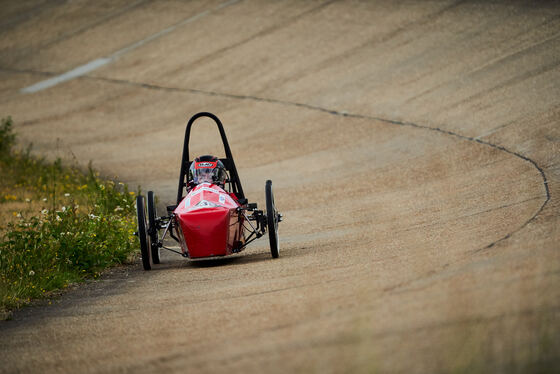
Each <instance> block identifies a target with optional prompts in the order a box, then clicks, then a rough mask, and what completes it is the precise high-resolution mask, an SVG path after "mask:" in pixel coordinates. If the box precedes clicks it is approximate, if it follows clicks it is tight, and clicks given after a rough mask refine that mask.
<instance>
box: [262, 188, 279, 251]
mask: <svg viewBox="0 0 560 374" xmlns="http://www.w3.org/2000/svg"><path fill="white" fill-rule="evenodd" d="M265 195H266V220H267V226H268V240H269V241H270V254H271V255H272V258H278V256H279V253H280V242H279V240H278V221H279V214H278V211H277V210H276V205H275V204H274V193H273V192H272V181H270V180H267V181H266V185H265Z"/></svg>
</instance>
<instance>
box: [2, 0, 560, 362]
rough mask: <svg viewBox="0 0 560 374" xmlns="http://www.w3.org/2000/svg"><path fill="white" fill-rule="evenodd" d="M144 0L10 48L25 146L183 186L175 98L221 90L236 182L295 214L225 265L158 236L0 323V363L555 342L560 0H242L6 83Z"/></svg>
mask: <svg viewBox="0 0 560 374" xmlns="http://www.w3.org/2000/svg"><path fill="white" fill-rule="evenodd" d="M115 4H116V5H115V7H117V8H118V7H119V6H120V5H119V3H115ZM166 4H171V3H166ZM214 5H216V4H211V6H214ZM405 5H406V6H405ZM177 6H178V5H177ZM205 6H206V5H205V4H202V3H192V4H189V5H188V6H186V5H185V6H183V7H182V6H178V8H176V9H174V11H173V12H170V9H168V8H166V7H165V6H161V5H160V6H157V4H150V3H149V2H147V3H146V5H145V7H146V8H145V9H144V11H145V12H146V13H149V14H158V15H159V16H160V18H159V19H160V20H161V22H164V21H168V23H167V24H173V23H174V22H175V20H174V19H173V17H175V18H181V17H183V18H186V16H188V14H179V13H181V12H183V13H188V12H190V11H192V12H193V13H194V12H200V11H201V10H203V9H204V7H205ZM142 8H144V5H142V6H140V7H138V8H135V11H133V12H122V14H123V15H125V16H117V17H116V19H115V21H118V22H115V23H114V24H112V23H111V22H110V21H108V23H109V24H107V23H100V24H99V27H93V28H92V29H91V30H86V31H83V32H80V33H79V35H77V36H76V40H73V38H72V37H65V38H64V40H62V41H61V43H62V44H61V45H57V43H54V44H51V46H48V45H47V47H46V48H45V49H44V50H42V52H41V53H40V54H38V55H36V57H34V58H33V59H22V60H20V61H17V63H16V61H10V60H9V58H14V56H18V54H17V53H10V54H2V56H4V57H5V58H7V60H4V59H2V61H3V62H2V67H3V68H4V70H3V71H4V73H2V77H3V79H4V82H5V83H6V85H5V87H7V88H6V90H5V91H4V92H3V93H2V95H3V96H2V101H1V103H0V106H1V107H2V111H5V112H9V114H11V115H12V116H14V117H15V118H16V120H18V119H19V120H20V121H21V124H22V125H21V126H20V127H19V129H18V131H19V132H20V133H21V134H22V135H23V137H24V139H28V140H33V141H34V143H35V144H36V146H37V149H38V151H39V152H42V153H49V152H52V153H56V152H59V153H64V152H66V151H68V150H71V151H73V152H74V153H75V154H76V157H77V158H78V160H79V161H80V162H84V163H86V162H87V161H88V160H89V159H93V160H94V163H95V164H96V165H98V167H100V168H101V170H102V171H103V172H104V173H105V174H106V175H112V174H118V175H119V176H121V178H124V179H125V180H126V181H129V182H133V183H138V182H140V183H141V184H142V185H143V187H144V189H151V188H154V189H155V190H156V192H158V191H162V192H160V195H161V196H162V197H163V199H165V198H168V197H169V196H173V193H172V191H173V190H174V188H175V184H176V181H175V180H174V177H175V175H176V174H177V170H176V167H177V165H178V161H177V159H178V157H179V150H180V138H181V136H180V135H179V136H178V135H177V134H182V131H183V128H184V123H185V119H186V117H187V116H188V115H189V114H192V113H194V112H196V111H199V110H211V111H213V112H216V114H218V115H219V116H220V117H221V118H222V119H223V120H224V123H225V124H226V126H227V128H226V131H227V132H228V135H229V136H230V138H231V139H230V142H231V143H232V147H233V151H234V154H235V156H236V157H237V158H238V161H237V162H238V164H239V166H240V168H241V169H240V173H241V176H242V178H244V183H245V188H246V189H248V191H247V194H248V195H249V196H255V197H256V198H257V199H258V200H259V202H262V195H263V191H262V189H263V188H262V186H261V185H262V184H263V181H264V180H265V179H266V178H272V179H273V181H274V183H275V186H276V188H275V189H276V194H277V195H278V197H277V200H278V204H279V205H280V206H282V207H283V211H284V213H285V214H286V218H287V219H286V222H284V224H285V225H283V227H282V235H283V239H284V243H283V252H282V257H281V259H280V260H279V261H272V260H269V258H268V257H269V256H268V255H267V253H266V251H267V248H266V245H265V244H266V243H262V244H257V245H256V246H254V247H252V248H250V249H249V250H248V251H247V253H246V255H245V256H243V257H240V258H238V259H235V260H231V261H225V262H221V263H217V264H215V263H212V264H210V265H196V264H188V263H185V262H183V261H181V260H177V259H176V258H174V257H167V258H166V262H165V264H163V265H162V266H161V268H162V270H161V271H154V272H151V273H144V272H142V271H140V270H139V269H138V268H132V269H130V268H129V269H125V270H122V271H120V272H116V273H114V274H112V275H108V276H107V277H106V278H105V279H104V280H102V281H101V282H98V283H94V284H90V285H88V286H85V287H83V288H81V289H80V291H77V292H70V293H69V294H68V295H66V296H65V297H63V298H62V299H61V300H59V301H58V302H57V304H56V305H55V306H51V307H43V308H41V307H39V308H31V309H27V310H24V311H23V312H21V313H19V314H16V316H15V321H10V322H6V323H3V325H2V326H1V330H0V333H1V334H2V343H1V344H2V346H1V348H2V349H1V352H2V356H1V358H2V362H6V365H5V366H4V367H3V368H2V369H1V370H4V371H8V372H11V371H16V370H18V369H21V370H38V369H39V368H41V370H46V371H67V372H72V371H76V370H85V371H91V372H106V371H122V370H125V371H141V372H150V371H157V370H165V369H167V370H172V371H179V372H180V371H184V370H193V371H199V372H216V371H232V370H233V371H239V372H241V371H243V372H247V371H258V372H262V371H263V370H267V371H278V372H285V371H303V372H309V371H313V372H318V371H320V372H324V371H334V372H347V371H366V372H369V371H375V370H378V371H381V372H383V371H407V372H428V371H450V370H454V369H468V370H470V371H472V370H476V369H477V368H482V370H483V371H488V370H492V371H515V369H518V370H520V371H523V370H528V369H527V368H535V367H537V368H538V367H546V366H547V365H548V367H551V365H554V363H555V362H557V361H554V360H555V357H556V356H555V355H554V353H553V352H554V350H552V351H551V350H550V347H553V348H554V347H557V345H555V344H556V343H557V340H554V338H553V337H554V336H557V335H558V334H556V332H557V331H558V329H557V326H558V324H557V321H558V319H557V316H558V304H557V300H558V299H559V298H558V291H557V287H555V286H556V285H557V283H558V250H557V249H558V246H557V244H556V241H557V239H558V231H557V229H555V227H557V226H558V217H557V208H558V205H557V203H556V201H555V199H554V196H555V194H556V192H557V190H558V188H557V187H556V183H557V180H558V172H557V170H558V166H557V165H558V157H557V153H555V151H554V150H555V149H557V148H555V147H557V146H556V145H555V144H557V139H558V134H557V123H558V102H557V100H556V101H555V99H554V94H556V93H557V86H558V85H557V82H558V74H557V72H556V70H554V69H552V70H551V69H550V67H551V66H552V67H554V66H557V64H558V61H557V59H556V58H555V57H554V56H555V54H554V51H556V53H557V47H556V50H555V49H554V47H553V48H552V51H550V48H548V49H547V48H542V49H541V48H540V47H539V46H542V45H543V44H545V45H546V47H550V43H551V42H550V41H551V40H552V41H554V40H557V34H554V30H555V25H556V24H557V22H558V21H557V19H558V17H557V14H558V9H556V8H555V7H553V6H549V5H546V4H545V5H541V6H539V7H533V8H530V7H528V6H527V5H525V4H523V3H516V4H510V5H503V4H500V3H492V4H489V5H481V4H477V3H469V2H467V3H458V4H455V3H447V2H432V3H426V4H389V3H383V2H380V3H375V4H373V3H372V4H369V5H368V4H358V3H352V4H349V3H344V2H328V3H322V2H317V3H312V2H309V3H306V4H301V3H298V2H294V3H284V4H282V5H278V4H272V3H266V2H263V3H253V4H250V3H248V2H240V3H239V4H235V6H231V7H230V8H228V9H224V10H223V11H220V12H217V13H216V14H214V15H213V16H211V17H207V18H205V19H204V20H200V21H198V22H197V24H196V25H193V26H189V28H188V29H187V30H183V31H182V32H176V33H172V34H170V35H169V36H168V37H166V38H163V39H162V40H159V41H157V42H154V43H152V44H151V45H146V46H144V47H142V48H141V49H140V50H138V51H134V52H132V53H131V54H130V55H127V56H124V57H123V58H121V59H120V60H119V61H117V62H115V63H114V64H113V65H111V66H107V67H106V68H104V69H103V70H99V71H98V72H95V73H92V74H90V75H89V76H88V77H84V78H81V79H78V80H75V81H71V82H67V83H65V84H64V85H60V86H57V87H53V88H51V89H50V90H49V91H48V92H46V91H45V92H41V93H37V94H33V95H28V96H20V95H17V94H16V92H17V90H19V89H20V88H22V87H24V86H26V85H29V84H32V83H34V82H36V81H37V80H38V79H43V78H41V77H40V76H39V75H37V74H35V73H34V72H39V71H43V72H48V71H57V73H58V72H63V71H66V70H68V69H70V68H72V67H74V66H77V65H79V64H80V63H83V61H73V60H72V59H73V58H74V59H75V58H76V57H75V56H76V55H75V54H72V55H69V54H68V53H66V54H65V53H62V54H60V52H57V48H59V49H58V51H61V50H78V51H79V50H80V48H81V47H80V44H81V43H83V41H84V40H88V41H90V42H89V44H88V46H89V49H91V50H92V51H91V55H92V58H93V57H98V56H102V55H104V54H107V52H104V51H102V50H101V49H103V48H105V46H101V45H99V44H91V43H92V42H91V41H92V40H93V41H95V40H96V38H98V39H99V35H110V34H111V32H112V30H111V27H117V24H120V25H121V27H124V29H125V30H126V29H127V27H132V25H134V24H135V23H136V22H139V20H141V19H145V18H142V17H143V14H142V12H140V10H141V9H142ZM63 10H64V8H63V7H61V8H60V12H63ZM99 12H100V13H101V14H99V17H101V19H103V17H105V18H107V19H109V20H110V19H111V17H108V16H107V14H103V11H102V10H99ZM116 12H117V14H121V13H119V10H116ZM136 12H137V13H136ZM172 13H175V14H176V16H173V15H172ZM78 14H79V12H78ZM257 15H258V16H260V17H267V18H266V22H264V21H262V20H260V19H259V17H256V16H257ZM47 16H48V15H45V19H42V18H39V19H36V20H35V21H36V22H38V24H41V22H43V23H45V22H47V23H48V17H47ZM180 16H181V17H180ZM123 17H124V18H123ZM166 17H167V18H166ZM263 19H264V18H263ZM474 19H476V20H477V22H475V24H474V25H473V20H474ZM232 20H235V22H234V21H232ZM496 21H500V23H497V22H496ZM90 23H91V24H93V25H95V24H96V22H95V19H91V20H90ZM514 23H515V24H517V27H516V28H513V27H509V25H511V24H514ZM167 24H166V25H167ZM239 24H244V25H245V27H244V28H241V29H239V31H238V32H237V33H236V34H232V33H231V32H229V31H230V30H229V28H230V27H231V29H236V28H237V29H238V28H239ZM62 25H64V23H62ZM122 25H124V26H122ZM217 25H221V26H220V27H217ZM496 25H498V26H496ZM151 26H152V25H151V24H149V23H148V25H147V26H146V27H148V28H149V27H151ZM195 26H196V27H195ZM72 27H74V26H73V25H69V26H68V28H69V30H71V29H72ZM161 28H162V27H161V26H159V29H161ZM157 30H158V25H153V32H156V31H157ZM319 31H320V32H321V33H319ZM442 31H445V32H442ZM459 31H460V32H459ZM28 32H30V31H28V30H27V29H26V28H25V27H21V28H17V27H16V28H14V31H13V34H11V35H9V36H10V37H13V36H14V35H15V36H16V38H15V40H18V38H17V37H19V38H21V39H25V38H26V33H28ZM122 34H123V35H124V36H122V37H130V41H133V39H134V38H135V37H136V36H135V35H133V34H132V32H123V33H122ZM4 35H6V34H4ZM63 35H69V34H64V33H63ZM96 35H97V36H96ZM337 35H343V36H341V37H337ZM344 35H350V36H352V38H348V37H344ZM555 35H556V36H555ZM48 38H49V35H45V39H48ZM83 38H86V39H83ZM411 38H412V40H413V41H414V42H411V41H410V39H411ZM555 38H556V39H555ZM21 39H19V40H21ZM2 40H6V39H2ZM318 41H322V42H323V43H324V44H326V45H328V46H329V48H327V49H325V48H322V47H321V43H318ZM120 43H121V45H126V44H127V43H124V42H123V41H122V40H120ZM198 43H201V44H198ZM547 43H548V44H547ZM107 44H111V43H107ZM16 45H17V43H16ZM92 45H93V46H96V48H91V46H92ZM178 45H189V46H191V48H190V49H189V51H190V52H189V53H187V52H186V51H179V52H177V50H176V49H173V47H174V46H178ZM200 45H208V46H210V49H209V50H206V49H205V48H201V47H200ZM309 45H313V46H314V47H315V48H313V49H309V48H308V46H309ZM454 45H457V46H460V48H455V47H454ZM552 45H554V44H552ZM486 46H491V47H492V48H493V49H494V52H488V51H487V50H486V48H485V47H486ZM107 48H112V47H111V46H107ZM276 48H281V49H282V50H283V51H284V52H285V53H283V54H278V53H275V52H276V51H277V50H276ZM96 49H99V50H96ZM114 49H118V48H114ZM193 50H194V51H197V52H198V53H192V51H193ZM459 50H464V51H465V53H464V54H463V52H460V51H459ZM503 50H508V52H507V53H505V54H504V52H503ZM481 51H485V53H489V55H485V54H484V53H483V52H481ZM31 52H32V50H31ZM44 53H47V55H48V54H49V53H51V56H55V57H56V56H57V53H58V55H60V56H61V58H58V59H57V58H50V59H45V55H44ZM87 53H90V52H86V54H87ZM301 53H304V54H305V57H306V58H305V59H301V58H300V57H299V56H300V54H301ZM162 54H163V55H165V56H167V58H166V59H164V60H162V59H157V56H159V55H162ZM267 54H268V55H273V56H274V57H275V58H274V59H268V60H267V59H263V57H265V56H266V55H267ZM31 55H33V53H31ZM73 56H74V57H73ZM200 56H202V57H200ZM515 56H517V57H515ZM556 56H557V54H556ZM190 59H194V60H192V61H191V60H190ZM293 59H295V60H296V61H297V62H298V64H295V65H294V64H293V63H292V62H291V60H293ZM386 61H388V62H390V63H387V62H386ZM439 61H447V62H446V63H442V65H441V66H438V62H439ZM493 61H500V63H499V64H497V65H492V62H493ZM257 62H258V63H257ZM185 66H187V67H188V68H185ZM247 67H250V68H247ZM15 70H20V71H22V72H21V73H14V71H15ZM393 71H395V72H398V74H397V75H394V74H393V73H392V72H393ZM327 78H328V79H327ZM457 79H460V80H462V81H464V83H463V84H462V85H460V86H456V85H455V83H454V82H455V81H456V80H457ZM140 82H145V83H140ZM283 82H286V83H283ZM555 83H556V84H555ZM189 87H200V88H194V89H193V88H189ZM340 87H342V88H343V89H340ZM400 87H406V90H402V89H401V88H400ZM225 92H236V93H239V94H236V95H230V94H224V93H225ZM556 97H558V96H556ZM286 98H289V100H287V99H286ZM240 99H243V100H240ZM303 103H308V104H303ZM457 103H461V105H459V106H457ZM325 108H333V109H332V110H330V109H325ZM340 108H344V109H345V110H343V109H340ZM358 113H363V114H358ZM377 117H380V118H377ZM383 118H396V119H395V120H385V119H383ZM405 118H406V119H410V121H411V122H406V121H405V120H404V119H405ZM532 118H534V119H535V121H537V122H535V121H532V120H531V119H532ZM77 124H79V125H77ZM107 124H114V125H110V126H108V125H107ZM387 124H392V125H399V126H387ZM428 125H430V126H433V127H428ZM47 130H48V131H47ZM427 130H429V131H427ZM38 131H39V132H42V133H41V135H42V136H40V137H38V136H37V132H38ZM43 131H44V132H43ZM198 131H199V133H198V135H199V139H201V141H200V143H199V144H198V147H199V150H200V151H201V152H202V151H204V150H205V149H206V147H213V146H215V143H213V142H212V139H211V137H210V136H211V135H212V132H211V130H210V129H206V128H205V127H202V128H201V129H199V130H198ZM480 134H483V135H480ZM484 134H486V135H484ZM57 138H60V140H59V141H58V143H59V144H62V145H60V146H59V150H58V151H56V150H54V151H51V149H52V148H53V144H55V143H57ZM52 153H51V154H52ZM547 177H548V179H547ZM512 233H515V235H511V234H512ZM504 239H507V240H504ZM490 247H491V250H489V249H490ZM543 342H545V343H543ZM546 342H548V343H546ZM551 342H552V345H550V343H551ZM547 344H549V345H548V347H549V348H547ZM535 347H536V348H535Z"/></svg>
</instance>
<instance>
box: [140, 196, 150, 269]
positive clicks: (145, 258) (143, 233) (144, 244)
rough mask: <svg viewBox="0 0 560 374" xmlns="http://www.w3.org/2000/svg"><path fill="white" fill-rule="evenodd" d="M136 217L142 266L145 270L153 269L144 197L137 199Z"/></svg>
mask: <svg viewBox="0 0 560 374" xmlns="http://www.w3.org/2000/svg"><path fill="white" fill-rule="evenodd" d="M136 216H137V218H138V239H139V240H140V252H141V253H142V265H143V266H144V270H151V269H152V253H151V252H152V251H151V243H150V236H149V235H148V231H147V222H146V208H145V206H144V196H137V197H136Z"/></svg>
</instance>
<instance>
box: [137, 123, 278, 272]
mask: <svg viewBox="0 0 560 374" xmlns="http://www.w3.org/2000/svg"><path fill="white" fill-rule="evenodd" d="M200 117H209V118H211V119H213V120H214V122H215V123H216V125H217V126H218V129H219V131H220V135H221V137H222V143H223V144H224V150H225V154H226V157H225V158H217V157H215V156H212V155H205V156H200V157H197V158H195V159H194V160H191V159H190V157H189V139H190V133H191V127H192V125H193V123H194V121H195V120H196V119H198V118H200ZM185 193H186V195H185ZM265 195H266V196H265V197H266V211H265V212H263V211H262V210H258V209H257V204H256V203H249V202H248V201H247V199H246V198H245V195H244V194H243V188H242V187H241V182H240V180H239V176H238V174H237V169H236V168H235V162H234V161H233V157H232V155H231V150H230V148H229V144H228V141H227V138H226V134H225V132H224V127H223V125H222V123H221V122H220V120H219V119H218V117H216V116H215V115H214V114H212V113H207V112H201V113H197V114H195V115H194V116H193V117H192V118H191V119H190V120H189V122H188V124H187V129H186V131H185V142H184V144H183V157H182V160H181V172H180V174H179V188H178V191H177V204H176V205H172V206H168V207H167V215H166V216H162V217H158V215H157V212H156V206H155V201H154V193H153V192H152V191H148V195H147V215H146V203H145V202H146V199H145V198H144V196H142V195H140V196H137V198H136V209H137V214H138V232H137V233H136V235H137V236H138V238H139V240H140V250H141V252H142V265H143V266H144V270H150V269H151V268H152V265H153V264H159V263H160V250H161V248H163V249H167V250H169V251H171V252H175V253H178V254H180V255H182V256H183V257H186V258H190V259H202V258H216V257H223V256H228V255H231V254H234V253H239V252H241V251H242V250H243V249H245V247H246V246H247V245H248V244H249V243H251V242H252V241H254V240H255V239H257V238H260V237H261V236H263V235H264V234H265V233H266V232H267V231H268V238H269V241H270V253H271V254H272V257H273V258H277V257H278V254H279V249H280V243H279V241H278V223H279V222H280V221H282V215H281V214H280V213H278V211H277V210H276V206H275V204H274V195H273V192H272V182H271V181H270V180H267V181H266V184H265ZM161 230H163V234H162V235H161V238H160V231H161ZM167 236H169V237H170V238H172V239H174V240H175V241H176V242H178V243H179V247H180V251H178V250H176V249H173V248H170V247H166V246H165V245H164V240H165V238H166V237H167ZM177 249H179V248H177Z"/></svg>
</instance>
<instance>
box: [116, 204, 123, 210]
mask: <svg viewBox="0 0 560 374" xmlns="http://www.w3.org/2000/svg"><path fill="white" fill-rule="evenodd" d="M121 210H124V208H121V207H120V206H118V205H117V207H116V208H115V212H120V211H121Z"/></svg>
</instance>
